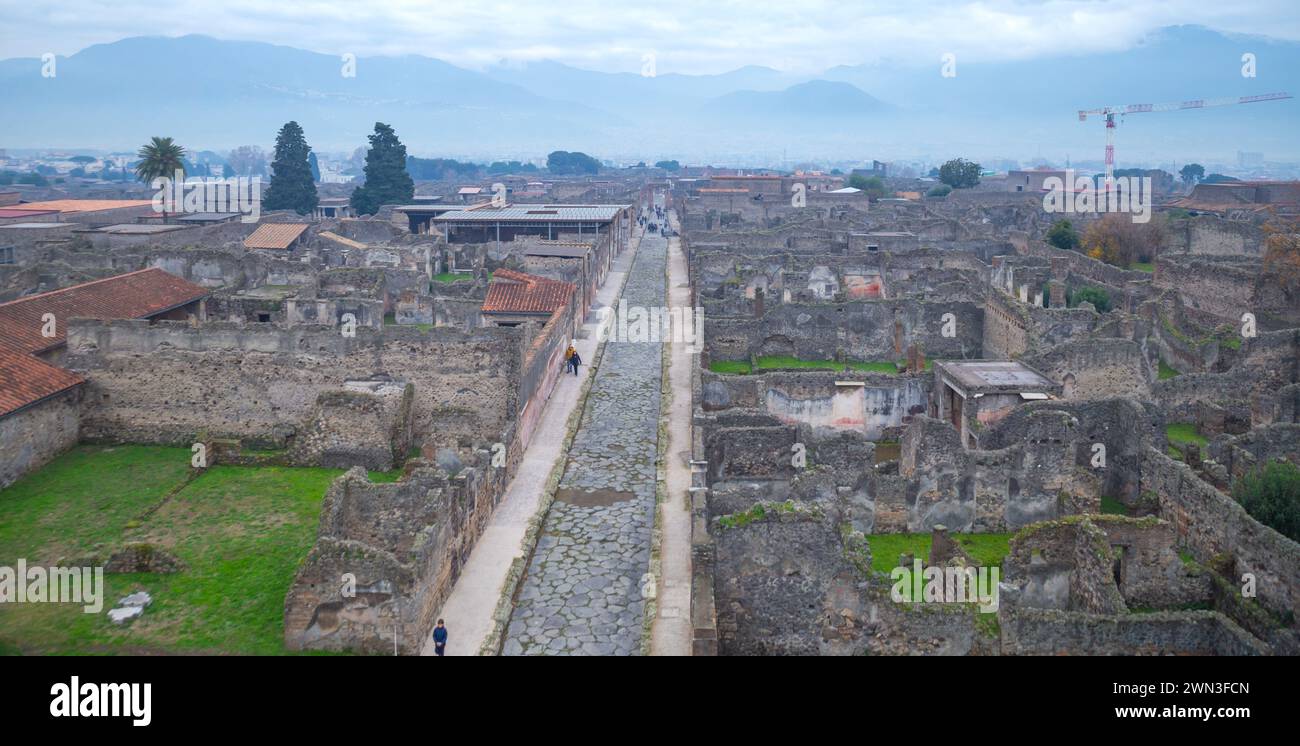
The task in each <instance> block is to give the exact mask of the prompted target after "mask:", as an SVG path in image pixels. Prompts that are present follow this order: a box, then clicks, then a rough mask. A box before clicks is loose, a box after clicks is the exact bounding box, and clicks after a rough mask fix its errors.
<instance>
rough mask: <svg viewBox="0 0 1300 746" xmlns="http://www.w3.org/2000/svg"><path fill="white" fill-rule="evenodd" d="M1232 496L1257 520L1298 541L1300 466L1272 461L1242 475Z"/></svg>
mask: <svg viewBox="0 0 1300 746" xmlns="http://www.w3.org/2000/svg"><path fill="white" fill-rule="evenodd" d="M1232 496H1233V498H1235V499H1236V500H1237V502H1239V503H1241V506H1242V507H1243V508H1245V509H1246V512H1247V513H1250V515H1251V516H1252V517H1253V518H1254V519H1255V520H1257V521H1259V522H1260V523H1262V524H1264V525H1265V526H1268V527H1270V528H1272V529H1274V530H1276V531H1277V532H1278V533H1280V534H1282V535H1283V536H1286V537H1287V538H1289V539H1292V540H1294V541H1300V468H1297V467H1296V465H1295V464H1293V463H1291V462H1289V461H1281V460H1278V461H1272V462H1269V463H1268V464H1265V465H1263V466H1260V467H1257V468H1256V469H1255V470H1254V471H1251V472H1249V473H1247V474H1245V475H1243V476H1242V477H1241V478H1240V479H1238V480H1237V482H1236V484H1234V485H1233V486H1232Z"/></svg>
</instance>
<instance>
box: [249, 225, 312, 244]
mask: <svg viewBox="0 0 1300 746" xmlns="http://www.w3.org/2000/svg"><path fill="white" fill-rule="evenodd" d="M305 230H307V224H306V223H263V224H261V225H259V226H257V230H255V231H253V232H252V233H250V234H249V235H248V238H245V239H244V248H246V249H287V248H289V245H290V244H292V243H293V242H294V241H297V240H298V236H301V235H302V232H303V231H305Z"/></svg>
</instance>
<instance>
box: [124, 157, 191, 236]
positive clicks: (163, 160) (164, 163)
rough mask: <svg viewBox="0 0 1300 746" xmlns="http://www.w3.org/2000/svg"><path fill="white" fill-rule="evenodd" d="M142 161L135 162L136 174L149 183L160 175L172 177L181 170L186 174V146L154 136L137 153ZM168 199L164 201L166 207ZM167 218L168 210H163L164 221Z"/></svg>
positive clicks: (182, 173)
mask: <svg viewBox="0 0 1300 746" xmlns="http://www.w3.org/2000/svg"><path fill="white" fill-rule="evenodd" d="M136 157H137V158H139V159H140V162H139V163H137V164H135V175H136V178H138V179H139V180H140V181H143V182H144V183H146V184H148V183H150V182H152V181H153V180H154V179H157V178H159V177H167V178H172V177H173V175H174V174H175V173H176V172H177V171H180V172H181V175H182V176H184V175H185V148H182V147H181V146H180V145H177V144H176V143H175V142H173V141H172V139H171V138H170V137H157V136H155V137H153V138H152V139H150V141H149V142H148V143H146V144H145V145H144V146H142V147H141V148H140V151H139V152H138V153H136ZM166 204H167V201H166V200H164V201H163V205H164V208H165V206H166ZM166 220H167V210H166V209H164V210H163V221H164V222H165V221H166Z"/></svg>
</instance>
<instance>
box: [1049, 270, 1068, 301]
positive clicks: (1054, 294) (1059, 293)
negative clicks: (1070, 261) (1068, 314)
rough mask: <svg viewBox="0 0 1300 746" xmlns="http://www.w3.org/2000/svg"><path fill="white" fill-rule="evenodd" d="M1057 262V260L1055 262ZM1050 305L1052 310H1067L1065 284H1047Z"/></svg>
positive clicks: (1054, 281)
mask: <svg viewBox="0 0 1300 746" xmlns="http://www.w3.org/2000/svg"><path fill="white" fill-rule="evenodd" d="M1053 261H1055V260H1053ZM1047 292H1048V301H1047V302H1048V305H1049V306H1050V307H1052V308H1065V305H1066V303H1065V283H1063V282H1061V281H1060V280H1052V281H1051V282H1049V283H1048V284H1047Z"/></svg>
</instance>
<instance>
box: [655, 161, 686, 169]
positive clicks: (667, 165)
mask: <svg viewBox="0 0 1300 746" xmlns="http://www.w3.org/2000/svg"><path fill="white" fill-rule="evenodd" d="M655 168H662V169H663V170H665V171H680V170H682V164H680V163H678V162H677V161H675V160H672V161H659V162H657V163H655Z"/></svg>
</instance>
